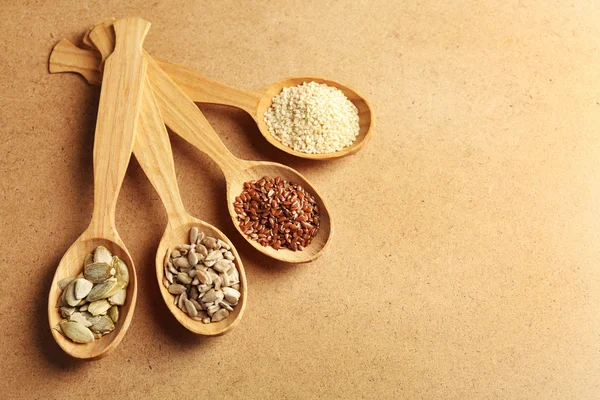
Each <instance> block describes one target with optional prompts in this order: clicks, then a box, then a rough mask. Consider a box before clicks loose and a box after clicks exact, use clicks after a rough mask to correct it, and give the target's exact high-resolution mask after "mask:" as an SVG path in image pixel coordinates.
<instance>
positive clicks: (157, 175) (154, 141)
mask: <svg viewBox="0 0 600 400" xmlns="http://www.w3.org/2000/svg"><path fill="white" fill-rule="evenodd" d="M133 154H135V157H136V158H137V160H138V162H139V163H140V165H141V166H142V169H143V170H144V172H145V173H146V175H147V176H148V178H149V179H150V182H151V183H152V185H153V186H154V188H155V189H156V192H157V193H158V195H159V196H160V198H161V200H162V202H163V204H164V206H165V209H166V210H167V215H168V225H167V228H166V229H165V233H164V234H163V237H162V239H161V241H160V244H159V245H158V250H157V251H156V278H157V280H158V287H159V288H160V292H161V294H162V297H163V299H164V301H165V304H166V305H167V307H168V308H169V311H171V313H172V314H173V315H174V316H175V318H176V319H177V320H178V321H179V322H180V323H181V325H183V326H184V327H186V328H187V329H189V330H190V331H192V332H194V333H198V334H200V335H220V334H223V333H225V332H227V331H229V330H230V329H231V328H233V327H234V326H235V325H237V323H238V322H239V321H240V319H241V317H242V315H243V313H244V309H245V308H246V302H247V297H248V290H247V283H246V273H245V271H244V265H243V264H242V260H241V258H240V256H239V254H238V252H237V251H236V249H235V247H234V246H233V244H232V243H231V241H230V240H229V239H228V238H227V237H226V236H225V235H224V234H223V233H222V232H221V231H220V230H218V229H217V228H216V227H214V226H213V225H210V224H209V223H207V222H204V221H201V220H199V219H197V218H194V217H192V216H191V215H190V214H189V213H188V212H187V211H186V210H185V207H184V205H183V202H182V201H181V196H180V194H179V188H178V187H177V177H176V176H175V166H174V163H173V153H172V152H171V142H170V141H169V134H168V133H167V129H166V127H165V125H164V123H163V120H162V118H161V115H160V110H159V109H158V105H157V104H156V101H155V99H154V95H153V93H152V88H151V87H150V82H149V81H147V82H146V88H145V89H144V102H143V105H142V110H141V113H140V126H139V129H138V133H137V135H136V139H135V145H134V147H133ZM193 226H196V227H198V230H199V231H200V232H204V233H206V234H207V235H209V236H212V237H214V238H217V239H221V240H223V241H224V242H226V243H227V244H229V246H231V252H232V253H233V255H234V256H235V259H236V264H237V268H238V271H239V275H240V290H239V291H240V293H241V296H240V299H239V302H238V304H237V305H236V306H235V308H234V309H233V311H232V312H231V314H229V316H228V317H227V318H226V319H224V320H222V321H219V322H215V323H210V324H205V323H203V322H201V321H194V320H193V319H191V318H190V317H188V316H187V315H186V314H185V313H184V312H183V311H181V309H179V307H177V306H176V305H174V304H173V300H174V296H173V295H172V294H171V293H169V291H168V290H167V289H166V288H165V287H164V285H163V284H162V281H163V277H164V261H165V255H166V252H167V249H168V248H170V249H174V248H175V246H177V245H178V244H182V243H188V242H189V230H190V228H191V227H193Z"/></svg>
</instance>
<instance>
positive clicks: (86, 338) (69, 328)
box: [60, 321, 94, 343]
mask: <svg viewBox="0 0 600 400" xmlns="http://www.w3.org/2000/svg"><path fill="white" fill-rule="evenodd" d="M60 329H61V331H62V333H63V335H65V336H66V337H68V338H69V339H71V340H72V341H74V342H75V343H89V342H93V341H94V335H93V334H92V331H90V330H89V329H88V328H86V327H85V326H83V325H81V324H80V323H78V322H70V321H68V322H61V323H60Z"/></svg>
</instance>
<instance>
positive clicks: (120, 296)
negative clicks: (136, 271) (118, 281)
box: [108, 289, 127, 306]
mask: <svg viewBox="0 0 600 400" xmlns="http://www.w3.org/2000/svg"><path fill="white" fill-rule="evenodd" d="M126 297H127V290H126V289H121V290H119V291H118V292H117V293H115V294H113V295H112V296H110V297H109V298H108V302H109V303H110V304H112V305H115V306H122V305H123V304H125V298H126Z"/></svg>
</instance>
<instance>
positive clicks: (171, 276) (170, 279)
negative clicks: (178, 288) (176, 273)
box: [165, 268, 173, 283]
mask: <svg viewBox="0 0 600 400" xmlns="http://www.w3.org/2000/svg"><path fill="white" fill-rule="evenodd" d="M165 278H167V280H168V281H169V283H173V274H172V273H171V271H169V269H168V268H165Z"/></svg>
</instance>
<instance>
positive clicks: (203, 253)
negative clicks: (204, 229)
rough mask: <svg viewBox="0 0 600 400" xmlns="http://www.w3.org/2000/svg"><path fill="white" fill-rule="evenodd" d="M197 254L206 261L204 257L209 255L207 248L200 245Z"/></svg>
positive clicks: (197, 247)
mask: <svg viewBox="0 0 600 400" xmlns="http://www.w3.org/2000/svg"><path fill="white" fill-rule="evenodd" d="M196 254H198V255H199V256H202V257H201V258H202V259H204V257H206V256H207V255H208V250H207V249H206V247H204V246H203V245H201V244H199V245H198V246H196Z"/></svg>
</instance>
